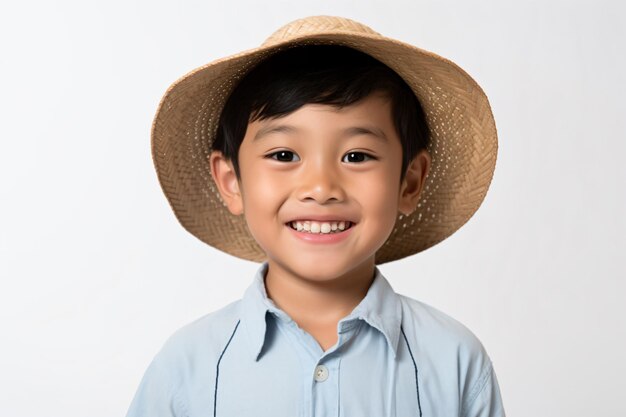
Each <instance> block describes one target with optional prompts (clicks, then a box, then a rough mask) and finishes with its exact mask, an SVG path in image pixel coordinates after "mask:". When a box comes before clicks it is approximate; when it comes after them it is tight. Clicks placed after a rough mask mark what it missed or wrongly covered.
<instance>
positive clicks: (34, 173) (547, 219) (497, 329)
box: [0, 0, 626, 417]
mask: <svg viewBox="0 0 626 417" xmlns="http://www.w3.org/2000/svg"><path fill="white" fill-rule="evenodd" d="M8 4H10V6H8ZM624 12H625V10H624V6H622V5H621V3H620V2H618V1H614V2H609V1H603V2H602V1H594V2H591V1H587V2H580V1H578V2H575V1H551V2H548V1H533V2H520V1H506V2H504V1H497V0H493V1H482V2H469V1H455V2H451V1H441V0H437V1H415V0H413V1H387V2H385V4H383V2H382V1H380V2H377V1H320V0H316V1H314V2H303V1H299V2H295V1H263V2H251V1H246V2H244V1H241V0H240V1H226V2H222V1H220V2H217V1H207V0H204V1H169V2H163V1H154V0H153V1H147V0H144V1H130V0H125V1H121V0H116V1H101V2H95V1H86V0H81V1H73V2H72V1H68V0H64V1H56V2H45V1H36V2H22V3H20V4H19V5H18V3H16V2H11V3H9V2H3V5H2V6H1V9H0V42H1V48H0V74H1V83H2V88H1V93H0V96H1V98H0V115H1V116H0V117H1V123H0V144H1V146H0V201H1V204H0V277H1V281H0V335H1V336H0V337H1V343H0V415H2V416H12V417H19V416H65V417H71V416H76V417H79V416H80V417H84V416H90V417H98V416H120V415H124V414H125V412H126V410H127V408H128V405H129V404H130V401H131V399H132V396H133V395H134V392H135V390H136V388H137V386H138V384H139V381H140V378H141V376H142V375H143V372H144V371H145V369H146V367H147V365H148V363H149V361H150V360H151V359H152V357H153V356H154V354H155V353H156V352H157V350H158V349H159V348H160V347H161V345H162V343H163V342H164V341H165V339H166V338H167V337H168V336H169V335H170V334H171V333H172V332H173V331H175V330H176V329H178V328H179V327H181V326H183V325H184V324H186V323H188V322H190V321H192V320H194V319H196V318H197V317H199V316H201V315H204V314H206V313H208V312H210V311H213V310H215V309H218V308H220V307H222V306H224V305H226V304H228V303H230V302H231V301H234V300H236V299H238V298H240V297H241V295H242V294H243V292H244V290H245V288H246V287H247V286H248V285H249V283H250V281H251V278H252V275H253V273H254V272H255V271H256V268H257V264H255V263H250V262H245V261H241V260H238V259H236V258H234V257H231V256H229V255H225V254H223V253H221V252H218V251H217V250H214V249H213V248H210V247H208V246H206V245H205V244H203V243H202V242H200V241H199V240H197V239H196V238H195V237H193V236H192V235H190V234H189V233H187V232H186V231H185V230H184V229H183V228H182V227H181V226H180V225H179V224H178V222H177V220H176V218H175V217H174V214H173V212H172V211H171V209H170V207H169V205H168V203H167V201H166V199H165V196H164V195H163V193H162V191H161V189H160V186H159V184H158V181H157V178H156V174H155V172H154V168H153V165H152V160H151V156H150V149H149V143H150V137H149V131H150V125H151V122H152V117H153V115H154V112H155V110H156V107H157V104H158V101H159V100H160V98H161V96H162V94H163V93H164V92H165V90H166V88H167V87H168V86H169V85H170V84H171V83H172V82H173V81H175V80H176V79H177V78H178V77H179V76H181V75H183V74H184V73H186V72H188V71H189V70H191V69H193V68H196V67H198V66H200V65H203V64H205V63H207V62H209V61H211V60H214V59H217V58H220V57H222V56H226V55H229V54H234V53H237V52H239V51H241V50H244V49H248V48H253V47H256V46H258V45H259V44H260V43H261V42H262V40H263V39H265V38H266V37H267V36H269V35H270V34H271V33H272V32H273V31H274V30H276V29H277V28H278V27H280V26H282V25H283V24H285V23H287V22H289V21H291V20H294V19H297V18H300V17H304V16H307V15H317V14H329V15H341V16H345V17H349V18H352V19H355V20H358V21H361V22H362V23H364V24H366V25H368V26H370V27H371V28H372V29H374V30H376V31H378V32H380V33H382V34H384V35H386V36H390V37H394V38H397V39H400V40H402V41H405V42H408V43H412V44H415V45H417V46H420V47H422V48H425V49H428V50H431V51H433V52H435V53H437V54H439V55H442V56H444V57H447V58H449V59H451V60H453V61H454V62H456V63H457V64H459V65H460V66H461V67H462V68H464V69H465V70H466V71H467V72H468V73H469V74H471V75H472V76H473V77H474V78H475V79H476V80H477V81H478V83H479V84H480V85H481V86H482V87H483V88H484V90H485V91H486V93H487V95H488V96H489V98H490V101H491V105H492V108H493V112H494V115H495V117H496V123H497V127H498V134H499V141H500V149H499V155H498V161H497V167H496V172H495V176H494V179H493V182H492V186H491V188H490V190H489V193H488V195H487V197H486V199H485V201H484V203H483V205H482V206H481V208H480V209H479V211H478V212H477V213H476V215H475V216H474V217H473V218H472V219H471V220H470V221H469V222H468V223H467V224H466V225H465V226H464V227H462V228H461V229H460V230H459V231H458V232H457V233H456V234H454V235H453V236H452V237H450V238H449V239H447V240H445V241H444V242H442V243H441V244H439V245H436V246H435V247H433V248H431V249H429V250H427V251H425V252H423V253H421V254H418V255H416V256H413V257H410V258H406V259H404V260H401V261H397V262H394V263H391V264H388V265H383V266H382V267H381V270H382V272H383V273H384V274H385V275H386V276H387V277H388V278H389V280H390V282H391V284H392V285H393V287H394V289H395V290H396V291H397V292H399V293H402V294H406V295H409V296H411V297H413V298H417V299H419V300H421V301H424V302H426V303H428V304H431V305H433V306H435V307H437V308H439V309H441V310H443V311H445V312H446V313H448V314H450V315H452V316H453V317H455V318H457V319H458V320H459V321H461V322H462V323H464V324H465V325H466V326H468V327H469V328H470V329H471V330H472V331H473V332H474V333H475V334H476V335H477V336H478V337H479V339H480V340H481V341H482V342H483V344H484V346H485V348H486V349H487V351H488V353H489V355H490V357H491V358H492V360H493V363H494V366H495V369H496V373H497V375H498V379H499V381H500V387H501V390H502V397H503V400H504V405H505V408H506V411H507V414H508V415H509V416H536V417H538V416H570V417H577V416H581V417H582V416H585V417H587V416H605V417H609V416H614V417H618V416H624V415H626V403H625V402H624V401H623V395H624V394H623V393H624V389H625V388H626V384H625V383H624V374H625V373H626V360H625V359H624V352H625V351H626V325H625V322H624V318H626V306H625V304H626V302H625V301H626V284H625V282H624V278H625V276H626V268H625V266H624V254H623V253H624V250H625V249H626V238H625V236H626V222H625V220H624V213H625V212H626V191H625V190H626V168H625V167H624V165H625V163H624V156H625V154H626V144H625V140H626V135H625V134H624V132H625V130H626V129H624V128H625V124H626V122H625V120H626V116H625V110H626V108H625V105H624V100H625V93H626V81H625V80H624V74H626V58H625V56H626V54H625V53H624V51H625V50H626V47H625V45H624V42H623V39H626V30H625V29H624V20H623V19H624Z"/></svg>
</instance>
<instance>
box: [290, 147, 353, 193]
mask: <svg viewBox="0 0 626 417" xmlns="http://www.w3.org/2000/svg"><path fill="white" fill-rule="evenodd" d="M298 182H299V186H298V189H297V197H298V199H299V200H300V201H311V200H314V201H316V202H317V203H319V204H326V203H330V202H333V201H336V202H338V201H343V200H344V199H345V190H344V189H343V187H342V181H341V175H340V173H339V172H338V171H337V170H336V169H335V168H334V166H333V164H332V163H329V162H325V161H324V158H322V157H320V158H317V159H316V160H309V161H307V163H306V164H304V165H303V166H302V171H301V175H300V177H299V178H298Z"/></svg>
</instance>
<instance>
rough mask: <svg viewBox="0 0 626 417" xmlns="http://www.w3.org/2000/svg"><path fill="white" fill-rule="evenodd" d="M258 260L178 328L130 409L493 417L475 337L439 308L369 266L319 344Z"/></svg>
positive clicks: (495, 409)
mask: <svg viewBox="0 0 626 417" xmlns="http://www.w3.org/2000/svg"><path fill="white" fill-rule="evenodd" d="M266 272H267V262H265V263H263V264H261V266H260V267H259V269H258V271H257V273H256V275H255V277H254V280H253V282H252V284H251V285H250V286H249V287H248V289H247V290H246V292H245V294H244V296H243V298H242V299H240V300H237V301H234V302H232V303H230V304H228V305H226V306H225V307H222V308H221V309H219V310H216V311H214V312H212V313H210V314H207V315H205V316H203V317H201V318H200V319H198V320H196V321H194V322H192V323H190V324H188V325H186V326H184V327H183V328H181V329H180V330H178V331H177V332H175V333H174V334H173V335H172V336H171V337H170V338H169V339H168V340H167V342H166V343H165V345H164V346H163V347H162V349H161V350H160V351H159V353H158V354H157V355H156V356H155V358H154V359H153V360H152V362H151V363H150V365H149V366H148V369H147V370H146V372H145V374H144V376H143V379H142V380H141V383H140V385H139V388H138V390H137V392H136V394H135V397H134V399H133V401H132V403H131V405H130V409H129V410H128V414H127V416H128V417H140V416H141V417H164V416H187V417H200V416H202V417H209V416H215V417H248V416H250V417H252V416H255V417H265V416H267V417H270V416H271V417H329V416H333V417H334V416H346V417H367V416H372V417H396V416H397V417H410V416H414V417H418V416H423V417H453V416H454V417H478V416H480V417H488V416H489V417H491V416H493V417H496V416H504V415H505V414H504V409H503V406H502V400H501V397H500V390H499V387H498V381H497V379H496V375H495V373H494V369H493V367H492V362H491V360H490V358H489V356H488V355H487V353H486V351H485V349H484V348H483V345H482V343H481V342H480V341H479V340H478V339H477V338H476V336H475V335H474V334H473V333H472V332H471V331H470V330H468V329H467V328H466V327H465V326H464V325H462V324H461V323H459V322H458V321H456V320H455V319H453V318H451V317H449V316H448V315H446V314H444V313H442V312H440V311H439V310H437V309H435V308H433V307H431V306H429V305H427V304H424V303H422V302H420V301H417V300H415V299H412V298H409V297H407V296H404V295H401V294H397V293H396V292H395V291H394V290H393V289H392V287H391V286H390V284H389V282H388V281H387V279H386V278H385V277H384V276H383V275H382V274H381V272H380V270H379V269H378V268H376V275H375V278H374V280H373V282H372V284H371V286H370V288H369V290H368V292H367V294H366V296H365V297H364V298H363V299H362V300H361V302H360V303H359V305H357V306H356V307H355V308H354V310H353V311H352V313H350V314H349V315H348V316H347V317H345V318H343V319H341V320H340V321H339V323H338V324H337V332H338V340H337V343H336V344H335V345H334V346H333V347H331V348H329V349H328V350H327V351H325V352H324V351H323V350H322V348H321V347H320V345H319V344H318V342H317V341H316V340H315V339H314V338H313V337H312V336H311V335H310V334H309V333H307V332H306V331H304V330H303V329H301V328H300V327H299V326H298V325H297V323H296V322H295V321H293V320H292V319H291V318H290V317H289V316H288V315H287V314H286V313H285V312H284V311H283V310H281V309H279V308H278V307H277V306H276V305H275V304H274V303H273V301H272V300H271V299H269V298H268V297H267V292H266V290H265V281H264V278H265V273H266Z"/></svg>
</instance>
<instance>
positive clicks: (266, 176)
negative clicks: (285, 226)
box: [242, 169, 284, 223]
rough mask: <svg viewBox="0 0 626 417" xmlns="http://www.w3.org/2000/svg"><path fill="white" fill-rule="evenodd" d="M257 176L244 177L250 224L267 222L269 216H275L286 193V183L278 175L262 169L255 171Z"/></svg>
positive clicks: (247, 217) (243, 188) (245, 207)
mask: <svg viewBox="0 0 626 417" xmlns="http://www.w3.org/2000/svg"><path fill="white" fill-rule="evenodd" d="M253 172H255V173H256V174H255V175H251V176H245V177H242V184H243V187H242V194H243V203H244V212H245V213H246V214H247V215H246V219H249V222H255V221H256V220H258V222H260V223H262V222H266V221H267V216H268V215H274V214H275V213H276V211H277V207H278V206H279V205H280V203H281V201H282V199H283V197H282V193H284V183H283V186H281V182H280V181H279V180H278V179H277V178H276V175H272V174H271V173H267V172H264V171H263V170H261V169H257V170H253Z"/></svg>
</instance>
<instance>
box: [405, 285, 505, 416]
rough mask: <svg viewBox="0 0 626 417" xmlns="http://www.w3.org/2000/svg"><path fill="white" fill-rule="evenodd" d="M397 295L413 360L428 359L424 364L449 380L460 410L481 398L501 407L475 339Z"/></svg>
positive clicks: (442, 316)
mask: <svg viewBox="0 0 626 417" xmlns="http://www.w3.org/2000/svg"><path fill="white" fill-rule="evenodd" d="M398 295H399V297H400V300H401V303H402V306H403V308H402V313H403V316H402V326H403V330H404V331H405V337H406V338H407V343H409V344H410V345H411V346H414V349H415V350H416V351H417V353H416V356H418V357H419V358H421V359H422V360H423V359H425V358H428V360H427V361H426V362H427V363H430V364H432V366H433V367H434V368H435V369H436V373H437V374H438V375H439V376H440V377H442V378H449V379H450V380H451V381H453V383H454V385H456V386H457V387H458V390H459V393H460V394H461V398H462V410H464V411H466V410H468V409H469V408H470V406H476V401H475V400H476V399H477V398H479V397H481V396H482V398H483V400H484V401H495V403H494V404H495V405H497V406H498V407H501V405H500V399H499V391H498V386H497V380H496V379H495V374H494V371H493V364H492V361H491V358H490V357H489V355H488V354H487V351H486V350H485V347H484V346H483V343H482V342H481V341H480V340H479V339H478V337H477V336H476V335H475V334H474V333H473V332H472V331H471V330H470V329H469V328H468V327H467V326H465V325H464V324H462V323H461V322H460V321H458V320H457V319H455V318H453V317H451V316H450V315H448V314H446V313H444V312H443V311H441V310H439V309H437V308H435V307H433V306H431V305H428V304H426V303H424V302H422V301H419V300H416V299H413V298H410V297H407V296H404V295H400V294H398ZM446 375H448V376H446ZM487 394H488V395H489V397H488V396H487ZM496 403H497V404H496ZM494 407H495V406H494ZM496 408H497V407H496ZM464 414H465V413H464ZM495 415H498V414H495Z"/></svg>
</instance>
